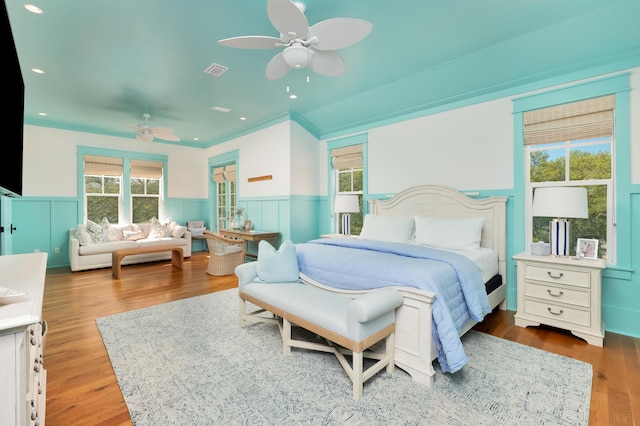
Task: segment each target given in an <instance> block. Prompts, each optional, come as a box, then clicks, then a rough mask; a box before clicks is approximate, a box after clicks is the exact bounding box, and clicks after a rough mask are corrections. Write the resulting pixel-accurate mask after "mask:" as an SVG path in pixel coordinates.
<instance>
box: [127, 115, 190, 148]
mask: <svg viewBox="0 0 640 426" xmlns="http://www.w3.org/2000/svg"><path fill="white" fill-rule="evenodd" d="M142 118H144V123H142V124H138V125H137V126H134V125H133V124H127V123H122V124H123V125H125V126H127V127H131V128H133V129H136V130H137V131H138V134H137V135H136V139H137V140H139V141H140V142H151V141H152V140H153V138H158V139H163V140H165V141H174V142H177V141H179V140H180V138H179V137H178V136H176V135H175V133H174V132H173V129H169V128H168V127H154V126H150V125H149V119H150V118H151V115H149V114H142Z"/></svg>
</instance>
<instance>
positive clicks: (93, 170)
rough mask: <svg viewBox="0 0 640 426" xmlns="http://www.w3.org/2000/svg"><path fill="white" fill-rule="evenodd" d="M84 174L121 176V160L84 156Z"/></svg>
mask: <svg viewBox="0 0 640 426" xmlns="http://www.w3.org/2000/svg"><path fill="white" fill-rule="evenodd" d="M84 174H85V175H97V176H122V158H116V157H101V156H98V155H85V156H84Z"/></svg>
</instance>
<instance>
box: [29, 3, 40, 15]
mask: <svg viewBox="0 0 640 426" xmlns="http://www.w3.org/2000/svg"><path fill="white" fill-rule="evenodd" d="M24 8H25V9H27V10H28V11H29V12H31V13H36V14H38V15H42V14H43V13H44V12H43V10H42V9H40V8H39V7H38V6H35V5H33V4H29V3H25V5H24Z"/></svg>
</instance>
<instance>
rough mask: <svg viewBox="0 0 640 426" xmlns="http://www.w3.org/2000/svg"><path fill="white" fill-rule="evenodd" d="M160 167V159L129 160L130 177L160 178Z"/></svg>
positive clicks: (161, 165) (161, 166)
mask: <svg viewBox="0 0 640 426" xmlns="http://www.w3.org/2000/svg"><path fill="white" fill-rule="evenodd" d="M162 168H163V164H162V162H161V161H148V160H131V177H132V178H148V179H161V178H162Z"/></svg>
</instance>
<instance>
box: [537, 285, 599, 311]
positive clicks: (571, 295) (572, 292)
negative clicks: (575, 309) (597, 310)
mask: <svg viewBox="0 0 640 426" xmlns="http://www.w3.org/2000/svg"><path fill="white" fill-rule="evenodd" d="M525 296H526V297H535V298H537V299H543V300H548V301H550V302H560V303H567V304H570V305H576V306H582V307H584V308H589V307H591V292H590V291H589V290H576V289H571V288H566V287H553V286H550V285H544V284H534V283H527V284H526V286H525Z"/></svg>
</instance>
